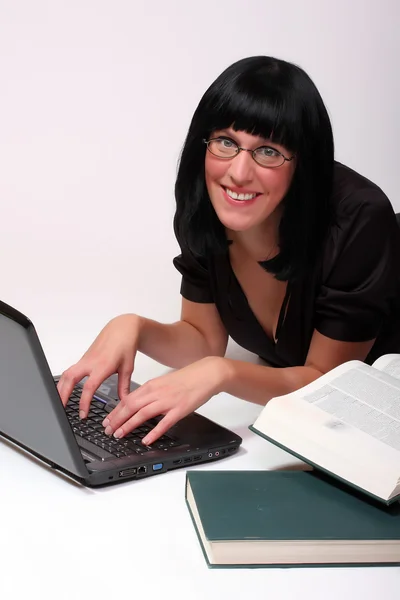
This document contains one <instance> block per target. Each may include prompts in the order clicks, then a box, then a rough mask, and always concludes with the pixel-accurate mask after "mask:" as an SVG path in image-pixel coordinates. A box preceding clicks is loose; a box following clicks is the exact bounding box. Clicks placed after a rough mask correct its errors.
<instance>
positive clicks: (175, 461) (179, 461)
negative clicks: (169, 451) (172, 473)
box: [172, 458, 182, 465]
mask: <svg viewBox="0 0 400 600" xmlns="http://www.w3.org/2000/svg"><path fill="white" fill-rule="evenodd" d="M181 462H182V459H181V458H178V459H177V460H174V461H173V462H172V464H173V465H180V464H181Z"/></svg>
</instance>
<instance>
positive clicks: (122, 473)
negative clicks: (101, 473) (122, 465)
mask: <svg viewBox="0 0 400 600" xmlns="http://www.w3.org/2000/svg"><path fill="white" fill-rule="evenodd" d="M136 473H137V469H136V467H129V469H123V470H122V471H120V472H119V473H118V477H130V476H131V475H136Z"/></svg>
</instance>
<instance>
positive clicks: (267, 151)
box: [257, 146, 279, 158]
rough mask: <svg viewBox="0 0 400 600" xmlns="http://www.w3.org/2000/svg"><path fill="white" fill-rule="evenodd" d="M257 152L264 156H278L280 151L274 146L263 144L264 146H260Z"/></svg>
mask: <svg viewBox="0 0 400 600" xmlns="http://www.w3.org/2000/svg"><path fill="white" fill-rule="evenodd" d="M257 152H258V153H259V155H260V156H262V157H274V158H275V157H277V156H279V152H278V151H277V150H275V149H274V148H270V147H269V146H263V147H262V148H258V149H257Z"/></svg>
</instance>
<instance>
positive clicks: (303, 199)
mask: <svg viewBox="0 0 400 600" xmlns="http://www.w3.org/2000/svg"><path fill="white" fill-rule="evenodd" d="M228 127H233V128H234V129H235V130H236V131H245V132H247V133H250V134H253V135H257V136H261V137H264V138H266V139H270V140H271V141H272V142H275V143H277V144H281V145H282V146H284V147H285V148H287V149H288V150H290V152H293V153H295V154H296V169H295V173H294V176H293V180H292V183H291V186H290V189H289V191H288V193H287V194H286V197H285V198H284V200H283V208H284V210H283V215H282V218H281V222H280V226H279V254H277V256H275V257H274V258H272V259H270V260H268V261H264V262H263V263H261V264H262V266H263V267H264V268H265V269H266V270H268V271H269V272H271V273H273V274H274V275H275V277H276V278H277V279H279V280H282V281H288V280H294V279H296V278H297V277H299V276H301V275H302V274H303V273H304V272H305V270H306V269H307V267H308V266H310V265H311V264H314V261H315V260H316V259H317V258H318V255H319V254H320V252H321V249H322V244H323V241H324V238H325V235H326V232H327V227H328V225H329V222H330V195H331V189H332V179H333V164H334V147H333V135H332V127H331V123H330V120H329V116H328V113H327V110H326V108H325V105H324V103H323V101H322V98H321V96H320V94H319V92H318V90H317V88H316V87H315V85H314V83H313V82H312V80H311V79H310V77H309V76H308V75H307V74H306V73H305V72H304V71H303V70H302V69H301V68H300V67H298V66H296V65H294V64H292V63H289V62H286V61H283V60H280V59H277V58H272V57H268V56H256V57H251V58H245V59H242V60H239V61H238V62H236V63H234V64H233V65H231V66H230V67H228V68H227V69H226V70H225V71H224V72H223V73H222V74H221V75H220V76H219V77H218V78H217V79H216V80H215V81H214V83H213V84H212V85H211V86H210V87H209V88H208V90H207V91H206V93H205V94H204V96H203V97H202V99H201V100H200V103H199V105H198V107H197V109H196V111H195V113H194V115H193V118H192V122H191V124H190V127H189V131H188V134H187V137H186V140H185V144H184V147H183V150H182V153H181V157H180V161H179V168H178V175H177V180H176V184H175V197H176V212H175V217H174V229H175V235H176V237H177V240H178V243H179V245H180V247H181V249H182V251H183V252H184V251H189V252H190V253H191V254H192V255H193V256H195V257H197V258H198V259H200V260H201V259H206V260H207V258H208V257H209V256H210V255H212V254H213V253H218V252H224V251H226V249H227V247H228V246H227V244H228V242H227V239H226V233H225V229H224V227H223V225H222V223H221V222H220V221H219V219H218V217H217V215H216V213H215V211H214V208H213V206H212V204H211V201H210V199H209V196H208V192H207V188H206V182H205V173H204V163H205V152H206V145H205V144H204V143H203V140H204V139H208V138H209V137H210V135H211V134H212V133H213V131H216V130H219V129H225V128H228Z"/></svg>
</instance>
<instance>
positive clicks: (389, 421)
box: [250, 354, 400, 504]
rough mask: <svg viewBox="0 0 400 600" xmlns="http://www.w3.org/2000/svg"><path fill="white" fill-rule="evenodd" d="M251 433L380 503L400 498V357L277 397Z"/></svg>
mask: <svg viewBox="0 0 400 600" xmlns="http://www.w3.org/2000/svg"><path fill="white" fill-rule="evenodd" d="M250 429H251V430H252V431H254V432H255V433H258V434H259V435H261V436H262V437H264V438H266V439H267V440H269V441H271V442H273V443H274V444H276V445H277V446H279V447H281V448H283V449H284V450H287V451H288V452H290V453H291V454H293V455H294V456H297V457H298V458H300V459H301V460H304V461H305V462H307V463H309V464H311V465H313V466H314V467H317V468H319V469H321V470H323V471H326V472H328V473H329V474H331V475H333V476H335V477H337V478H339V479H342V480H344V481H346V482H347V483H350V484H351V485H353V486H355V487H356V488H358V489H360V490H362V491H364V492H366V493H367V494H369V495H371V496H373V497H375V498H376V499H378V500H381V501H383V502H385V503H386V504H390V503H391V502H393V501H394V500H400V354H386V355H385V356H381V357H380V358H379V359H378V360H376V361H375V363H374V364H373V365H372V366H369V365H366V364H365V363H363V362H360V361H357V360H354V361H349V362H347V363H344V364H343V365H340V366H339V367H336V368H335V369H333V370H332V371H330V372H329V373H326V374H325V375H322V376H321V377H319V378H318V379H317V380H316V381H313V382H312V383H310V384H308V385H307V386H305V387H303V388H301V389H300V390H297V391H296V392H292V393H290V394H286V395H285V396H279V397H276V398H273V399H272V400H270V401H269V402H268V404H267V405H266V407H265V408H264V409H263V410H262V412H261V414H260V415H259V417H258V418H257V420H256V422H255V423H254V425H252V426H250Z"/></svg>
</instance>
